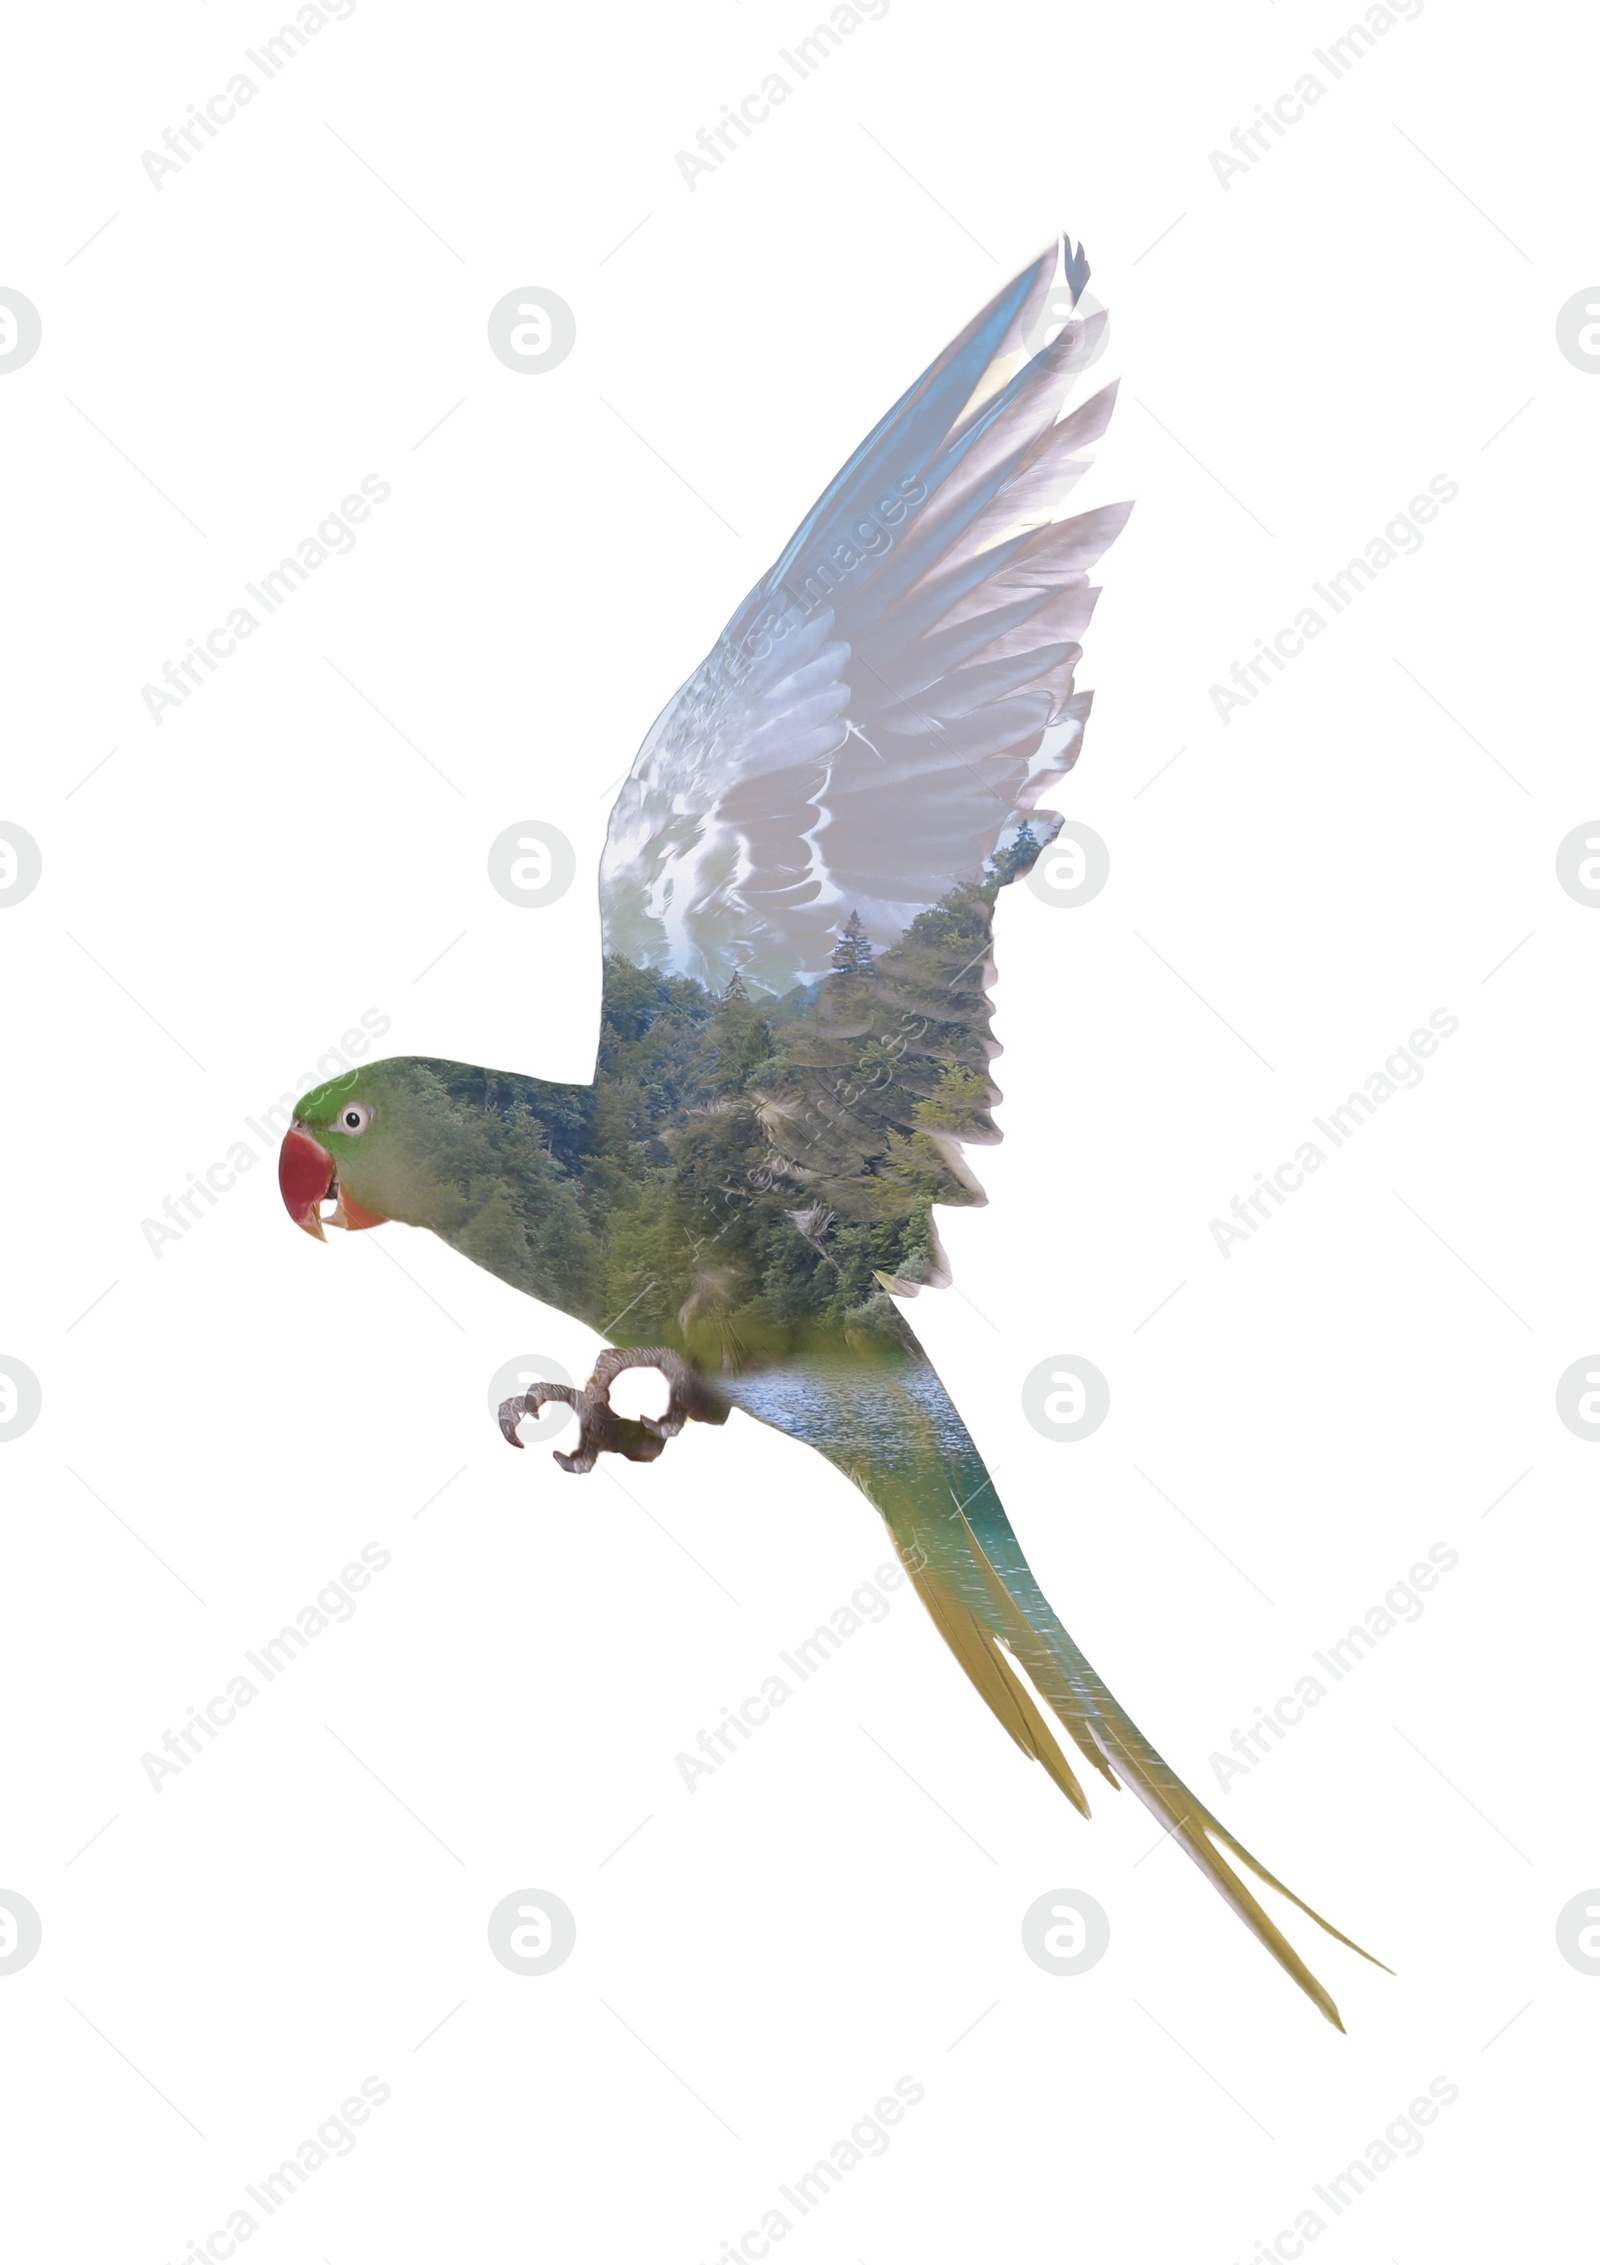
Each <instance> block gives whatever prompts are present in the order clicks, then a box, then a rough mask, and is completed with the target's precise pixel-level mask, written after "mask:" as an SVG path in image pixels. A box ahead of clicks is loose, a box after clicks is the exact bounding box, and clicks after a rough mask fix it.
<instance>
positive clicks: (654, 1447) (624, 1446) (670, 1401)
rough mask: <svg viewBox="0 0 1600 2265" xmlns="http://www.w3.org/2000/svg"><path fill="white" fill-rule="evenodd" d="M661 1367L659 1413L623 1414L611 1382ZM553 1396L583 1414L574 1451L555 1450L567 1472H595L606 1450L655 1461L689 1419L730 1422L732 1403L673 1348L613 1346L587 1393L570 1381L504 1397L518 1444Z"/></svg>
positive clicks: (505, 1417) (505, 1429)
mask: <svg viewBox="0 0 1600 2265" xmlns="http://www.w3.org/2000/svg"><path fill="white" fill-rule="evenodd" d="M630 1368H654V1369H659V1370H660V1371H661V1373H662V1375H663V1376H664V1377H665V1378H666V1379H667V1405H666V1409H665V1412H664V1413H663V1414H661V1415H659V1416H642V1417H639V1418H637V1419H636V1418H634V1417H633V1416H619V1415H618V1414H617V1413H616V1411H615V1410H614V1409H613V1407H612V1405H611V1387H612V1385H613V1384H614V1383H615V1381H616V1379H617V1378H618V1377H619V1376H620V1375H621V1374H622V1372H623V1370H624V1369H630ZM552 1400H558V1401H561V1402H562V1403H563V1404H564V1405H566V1406H567V1407H569V1408H571V1409H572V1410H573V1412H574V1413H575V1415H576V1416H577V1419H578V1444H577V1446H576V1447H575V1448H574V1449H573V1451H572V1453H571V1454H570V1455H564V1454H562V1452H561V1450H560V1449H559V1448H556V1449H554V1450H553V1453H554V1457H555V1460H556V1461H557V1462H558V1463H559V1464H560V1465H561V1468H562V1469H563V1470H564V1471H572V1472H575V1473H579V1474H581V1473H583V1472H585V1471H592V1470H593V1469H594V1466H595V1460H596V1458H597V1457H598V1456H601V1455H622V1456H624V1457H626V1459H627V1460H628V1461H629V1462H630V1463H653V1462H654V1461H655V1459H656V1457H657V1456H658V1455H659V1454H660V1453H661V1451H662V1449H663V1448H664V1447H665V1446H666V1444H667V1441H668V1440H669V1439H676V1438H677V1436H678V1434H679V1432H680V1431H682V1429H683V1427H684V1425H685V1424H686V1423H726V1422H727V1420H728V1407H727V1402H726V1401H725V1400H723V1399H722V1397H721V1395H720V1394H719V1393H717V1392H715V1391H714V1390H713V1389H712V1387H711V1386H710V1385H709V1384H708V1383H707V1382H706V1380H705V1378H704V1377H702V1376H701V1375H700V1374H699V1373H698V1371H697V1370H696V1369H695V1368H694V1367H693V1365H692V1364H691V1363H690V1362H689V1361H687V1360H685V1359H684V1357H683V1355H682V1354H681V1353H678V1352H674V1351H672V1350H671V1348H670V1347H665V1346H653V1347H643V1346H635V1347H633V1348H632V1349H631V1350H626V1351H625V1350H624V1349H623V1348H622V1347H620V1346H617V1345H608V1346H607V1348H606V1350H605V1351H604V1352H603V1353H602V1354H601V1355H600V1357H599V1359H598V1360H597V1361H596V1362H595V1364H594V1373H593V1374H592V1375H591V1377H590V1378H589V1381H588V1383H587V1384H586V1385H585V1386H584V1387H583V1390H582V1391H581V1392H579V1391H576V1390H574V1388H573V1387H572V1386H571V1385H570V1384H545V1383H539V1384H535V1385H534V1386H533V1387H532V1388H531V1389H530V1390H529V1391H527V1392H519V1393H517V1394H515V1395H514V1396H513V1397H512V1398H511V1399H509V1400H502V1401H501V1403H500V1409H499V1420H500V1430H501V1433H502V1434H503V1436H504V1437H505V1438H506V1439H507V1440H509V1441H510V1443H511V1445H512V1446H513V1447H520V1446H521V1445H522V1441H521V1440H520V1439H519V1438H518V1437H517V1425H518V1424H519V1423H520V1422H521V1420H522V1418H523V1417H524V1416H535V1415H537V1414H538V1413H539V1411H540V1409H541V1408H543V1407H546V1406H548V1404H549V1403H550V1402H551V1401H552Z"/></svg>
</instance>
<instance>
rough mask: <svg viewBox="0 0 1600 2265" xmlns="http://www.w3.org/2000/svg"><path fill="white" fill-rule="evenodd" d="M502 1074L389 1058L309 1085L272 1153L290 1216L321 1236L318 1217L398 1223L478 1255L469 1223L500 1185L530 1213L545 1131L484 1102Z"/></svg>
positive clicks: (492, 1202)
mask: <svg viewBox="0 0 1600 2265" xmlns="http://www.w3.org/2000/svg"><path fill="white" fill-rule="evenodd" d="M500 1082H501V1081H500V1080H499V1078H498V1077H497V1076H495V1075H494V1073H486V1072H484V1071H483V1070H479V1069H475V1068H473V1067H472V1066H471V1065H469V1064H466V1063H462V1062H441V1061H431V1060H425V1059H423V1058H421V1057H420V1056H413V1055H392V1056H390V1057H389V1059H387V1060H385V1061H379V1062H363V1063H362V1065H361V1067H360V1068H359V1069H353V1070H346V1071H344V1072H343V1073H342V1074H341V1075H340V1076H338V1077H334V1078H329V1079H328V1081H327V1083H326V1084H325V1085H318V1086H313V1088H312V1089H311V1091H310V1092H309V1093H306V1094H303V1095H302V1096H301V1098H300V1100H299V1101H297V1102H296V1103H295V1110H294V1118H293V1121H292V1123H291V1124H290V1126H289V1129H288V1131H287V1132H286V1133H285V1134H284V1136H283V1146H282V1148H281V1149H280V1150H279V1153H278V1186H279V1188H280V1190H281V1191H282V1194H283V1201H284V1207H285V1209H286V1210H287V1211H288V1214H289V1216H290V1218H291V1219H292V1220H293V1221H294V1223H295V1225H296V1226H297V1227H303V1228H304V1229H305V1231H306V1233H307V1234H308V1235H315V1236H316V1237H317V1239H318V1241H319V1242H320V1241H322V1240H323V1239H324V1237H323V1233H322V1230H323V1227H324V1226H325V1225H329V1226H335V1227H346V1228H352V1229H354V1228H360V1227H381V1226H383V1225H385V1224H386V1223H387V1222H388V1221H390V1220H399V1221H401V1222H402V1223H403V1224H404V1225H406V1226H408V1227H427V1228H431V1229H432V1231H433V1232H434V1233H435V1234H436V1235H441V1236H442V1237H443V1238H444V1239H445V1241H446V1242H451V1243H455V1244H456V1245H457V1246H458V1247H461V1248H466V1249H467V1250H468V1251H469V1254H471V1255H474V1256H476V1255H477V1252H476V1248H475V1246H474V1243H473V1232H474V1226H475V1223H477V1222H479V1221H481V1220H482V1219H483V1216H484V1214H485V1212H486V1210H487V1211H488V1212H489V1213H490V1214H491V1216H494V1215H498V1212H499V1211H500V1209H501V1208H503V1206H504V1204H505V1202H506V1190H507V1189H508V1188H514V1189H517V1190H519V1191H520V1192H521V1194H522V1195H523V1197H524V1199H525V1201H526V1203H527V1207H528V1212H529V1217H530V1219H533V1220H535V1221H536V1218H537V1214H538V1211H539V1208H540V1207H539V1204H538V1200H537V1188H538V1182H539V1171H538V1168H539V1167H540V1166H543V1167H545V1168H546V1169H548V1159H547V1158H546V1157H545V1155H544V1147H545V1136H544V1133H543V1130H542V1128H538V1129H537V1130H535V1129H532V1127H533V1120H532V1119H528V1120H527V1121H526V1123H525V1124H524V1125H522V1126H521V1128H520V1129H517V1128H513V1127H512V1126H511V1125H509V1124H508V1123H507V1121H506V1120H505V1118H504V1117H502V1116H501V1115H499V1114H498V1113H497V1112H496V1111H495V1110H494V1109H493V1108H491V1107H489V1106H488V1105H487V1101H486V1093H487V1090H488V1087H489V1086H490V1085H495V1086H498V1085H499V1083H500ZM519 1141H520V1143H521V1146H520V1147H519V1146H517V1143H518V1142H519ZM530 1145H531V1146H532V1148H533V1149H534V1150H536V1151H537V1153H536V1154H535V1155H534V1156H533V1157H532V1158H531V1159H530V1157H529V1156H528V1154H527V1153H526V1152H527V1149H528V1147H529V1146H530ZM519 1160H520V1161H519ZM330 1206H331V1208H329V1207H330ZM485 1232H489V1230H488V1228H486V1229H485ZM480 1263H482V1264H490V1265H492V1263H493V1262H492V1261H491V1260H489V1259H487V1258H481V1259H480Z"/></svg>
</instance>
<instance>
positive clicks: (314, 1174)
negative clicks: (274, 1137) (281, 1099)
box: [278, 1124, 384, 1243]
mask: <svg viewBox="0 0 1600 2265" xmlns="http://www.w3.org/2000/svg"><path fill="white" fill-rule="evenodd" d="M278 1186H279V1188H280V1190H281V1191H282V1194H283V1207H284V1209H285V1210H286V1211H287V1212H288V1214H289V1216H290V1218H291V1219H292V1220H293V1221H294V1223H295V1225H296V1226H297V1227H304V1229H305V1231H306V1233H307V1234H308V1235H315V1236H316V1238H317V1240H318V1242H319V1243H320V1242H324V1241H326V1239H327V1238H326V1237H325V1236H324V1234H323V1232H322V1206H323V1205H324V1203H326V1202H327V1200H328V1198H329V1197H330V1196H331V1197H333V1198H334V1210H333V1212H332V1214H331V1219H332V1224H333V1225H334V1226H335V1227H349V1228H358V1227H381V1226H382V1225H383V1224H384V1221H383V1217H382V1214H381V1213H379V1212H376V1211H368V1210H367V1209H366V1208H365V1207H364V1206H363V1205H362V1204H359V1203H357V1201H356V1200H355V1197H354V1196H351V1195H346V1194H345V1192H344V1190H343V1188H341V1187H340V1185H339V1168H338V1166H337V1165H336V1164H335V1162H334V1160H333V1158H332V1157H331V1156H330V1155H329V1154H328V1151H327V1150H326V1149H325V1148H323V1147H322V1146H320V1145H319V1143H318V1142H316V1141H314V1140H313V1139H312V1137H311V1135H310V1134H309V1133H308V1132H307V1131H306V1128H305V1126H304V1125H301V1124H294V1125H291V1126H290V1127H289V1130H288V1131H287V1132H286V1133H285V1134H284V1136H283V1146H282V1148H281V1149H279V1151H278Z"/></svg>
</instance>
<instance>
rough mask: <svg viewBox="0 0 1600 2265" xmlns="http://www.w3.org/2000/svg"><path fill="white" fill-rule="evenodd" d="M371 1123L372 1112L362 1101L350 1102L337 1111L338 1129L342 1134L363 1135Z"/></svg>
mask: <svg viewBox="0 0 1600 2265" xmlns="http://www.w3.org/2000/svg"><path fill="white" fill-rule="evenodd" d="M371 1122H372V1111H371V1110H370V1109H369V1108H368V1107H367V1105H366V1103H365V1102H364V1101H352V1102H351V1103H350V1104H349V1105H348V1107H346V1108H343V1109H341V1110H340V1111H339V1118H338V1127H339V1130H340V1132H342V1133H364V1132H365V1131H366V1129H367V1127H368V1125H370V1124H371Z"/></svg>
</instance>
